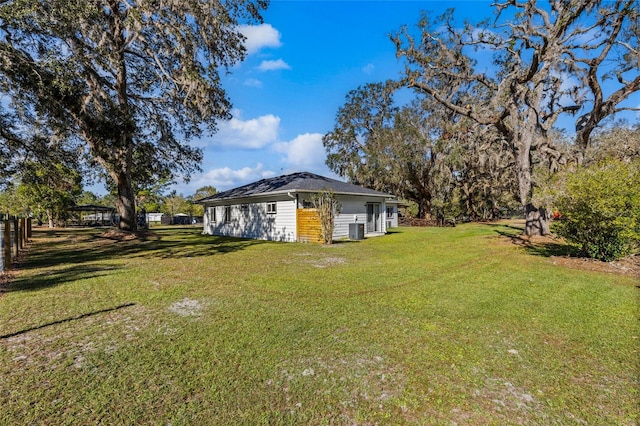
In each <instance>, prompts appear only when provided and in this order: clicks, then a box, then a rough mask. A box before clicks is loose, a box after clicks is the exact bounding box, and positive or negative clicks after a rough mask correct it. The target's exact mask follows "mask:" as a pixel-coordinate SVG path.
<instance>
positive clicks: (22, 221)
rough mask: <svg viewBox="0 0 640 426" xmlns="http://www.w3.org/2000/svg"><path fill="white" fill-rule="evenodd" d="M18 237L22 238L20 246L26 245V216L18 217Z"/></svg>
mask: <svg viewBox="0 0 640 426" xmlns="http://www.w3.org/2000/svg"><path fill="white" fill-rule="evenodd" d="M20 238H21V239H22V247H23V248H24V247H26V245H27V218H25V217H23V218H22V219H20Z"/></svg>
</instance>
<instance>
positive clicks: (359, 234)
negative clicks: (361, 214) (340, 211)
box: [349, 223, 364, 240]
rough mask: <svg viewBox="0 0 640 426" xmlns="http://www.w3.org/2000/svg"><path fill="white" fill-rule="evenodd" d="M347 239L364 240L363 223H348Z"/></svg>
mask: <svg viewBox="0 0 640 426" xmlns="http://www.w3.org/2000/svg"><path fill="white" fill-rule="evenodd" d="M349 239H350V240H364V223H350V224H349Z"/></svg>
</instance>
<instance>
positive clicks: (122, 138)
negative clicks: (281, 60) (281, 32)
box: [0, 0, 267, 230]
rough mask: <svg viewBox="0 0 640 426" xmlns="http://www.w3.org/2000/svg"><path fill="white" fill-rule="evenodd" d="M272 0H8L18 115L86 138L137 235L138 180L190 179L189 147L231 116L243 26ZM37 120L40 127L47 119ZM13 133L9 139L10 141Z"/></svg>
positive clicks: (8, 71) (6, 39)
mask: <svg viewBox="0 0 640 426" xmlns="http://www.w3.org/2000/svg"><path fill="white" fill-rule="evenodd" d="M266 6H267V1H266V0H226V1H225V0H206V1H205V0H180V1H178V0H137V1H129V0H91V1H84V2H82V3H81V4H79V3H78V2H77V1H75V0H4V1H2V2H0V93H4V94H7V95H8V96H9V98H10V99H11V103H10V105H9V109H10V110H11V114H9V113H6V114H4V117H5V118H8V117H12V118H13V119H14V120H15V119H16V117H17V120H18V123H15V121H14V123H13V127H12V128H13V132H11V134H7V135H4V136H7V137H12V136H15V135H16V132H17V133H18V134H19V133H20V132H21V131H23V130H24V129H25V127H28V126H31V125H33V123H37V125H38V126H42V127H46V128H47V129H48V131H49V132H50V133H51V134H53V135H55V137H57V138H60V139H68V138H77V139H78V140H80V141H82V143H83V144H84V146H85V147H86V149H87V151H88V152H90V154H91V156H92V158H93V159H94V160H95V161H96V162H97V163H98V164H99V165H100V166H102V167H103V168H104V169H105V171H106V172H107V173H108V175H109V176H110V177H111V178H112V180H113V182H114V183H115V185H116V187H117V191H118V201H117V208H118V213H119V215H120V227H121V228H122V229H124V230H135V229H136V220H135V200H134V190H133V185H132V183H133V182H135V181H136V180H139V179H143V180H150V179H153V178H154V176H160V177H163V178H166V177H167V176H168V175H170V176H181V177H184V178H188V177H189V176H190V174H191V173H192V172H193V171H194V170H197V168H198V167H199V165H198V164H199V161H200V159H201V155H202V154H201V151H200V150H198V149H194V148H192V147H191V146H189V145H188V143H187V141H188V140H189V138H191V137H193V136H196V135H200V134H201V133H202V132H203V131H209V132H215V131H216V120H219V119H226V118H229V117H230V108H231V104H230V101H229V99H228V98H227V96H226V94H225V92H224V90H223V88H222V87H221V82H220V70H221V69H225V68H227V69H228V68H229V67H231V66H232V65H234V64H236V63H237V62H238V61H241V60H242V59H243V58H244V55H245V49H244V46H243V43H244V37H243V36H242V34H240V33H239V31H238V24H240V23H246V22H259V21H260V20H261V17H260V13H261V10H262V9H264V8H265V7H266ZM36 119H37V120H36ZM0 137H2V135H0Z"/></svg>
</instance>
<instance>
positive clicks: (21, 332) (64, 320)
mask: <svg viewBox="0 0 640 426" xmlns="http://www.w3.org/2000/svg"><path fill="white" fill-rule="evenodd" d="M130 306H135V303H125V304H123V305H118V306H115V307H113V308H107V309H100V310H99V311H93V312H89V313H86V314H81V315H76V316H75V317H69V318H64V319H61V320H58V321H53V322H49V323H46V324H41V325H38V326H35V327H30V328H26V329H24V330H20V331H16V332H13V333H9V334H4V335H2V336H0V339H8V338H10V337H15V336H19V335H21V334H25V333H28V332H30V331H35V330H40V329H42V328H46V327H51V326H52V325H58V324H63V323H65V322H71V321H75V320H80V319H83V318H87V317H91V316H94V315H98V314H103V313H107V312H112V311H117V310H119V309H124V308H128V307H130Z"/></svg>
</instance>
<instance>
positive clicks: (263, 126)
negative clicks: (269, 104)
mask: <svg viewBox="0 0 640 426" xmlns="http://www.w3.org/2000/svg"><path fill="white" fill-rule="evenodd" d="M238 114H239V113H238ZM279 127H280V117H277V116H275V115H272V114H267V115H263V116H260V117H258V118H253V119H250V120H242V119H241V118H239V117H234V118H232V119H231V120H229V121H223V122H221V123H220V125H219V130H218V133H217V134H216V135H215V136H213V137H212V138H210V139H208V143H207V145H210V146H222V147H226V148H237V149H260V148H264V147H265V146H267V145H270V144H272V143H274V142H276V141H277V140H278V129H279Z"/></svg>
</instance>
